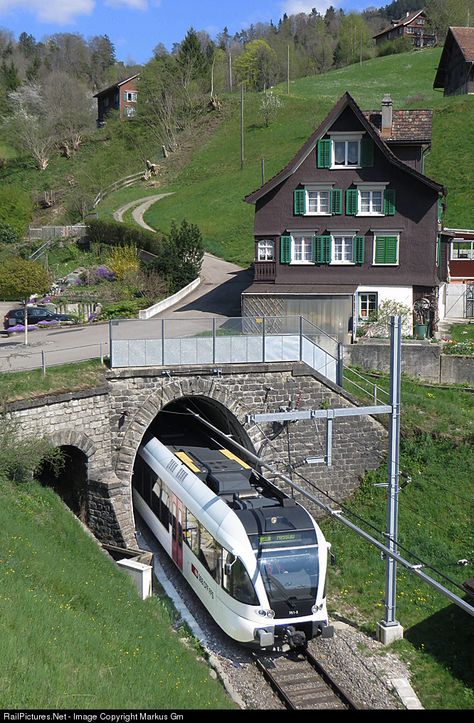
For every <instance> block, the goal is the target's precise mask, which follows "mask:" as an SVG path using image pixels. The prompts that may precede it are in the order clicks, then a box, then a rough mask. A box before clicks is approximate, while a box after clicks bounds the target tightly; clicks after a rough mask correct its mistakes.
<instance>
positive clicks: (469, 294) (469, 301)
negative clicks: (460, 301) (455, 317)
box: [466, 284, 474, 319]
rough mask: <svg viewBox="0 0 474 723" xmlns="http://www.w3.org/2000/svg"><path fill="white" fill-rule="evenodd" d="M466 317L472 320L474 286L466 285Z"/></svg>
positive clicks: (473, 316) (473, 313)
mask: <svg viewBox="0 0 474 723" xmlns="http://www.w3.org/2000/svg"><path fill="white" fill-rule="evenodd" d="M466 317H467V318H468V319H474V284H467V285H466Z"/></svg>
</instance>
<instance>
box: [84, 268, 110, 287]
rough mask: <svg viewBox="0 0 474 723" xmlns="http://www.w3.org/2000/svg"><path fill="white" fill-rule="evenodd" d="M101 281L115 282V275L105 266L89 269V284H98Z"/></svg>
mask: <svg viewBox="0 0 474 723" xmlns="http://www.w3.org/2000/svg"><path fill="white" fill-rule="evenodd" d="M102 281H115V274H114V273H113V272H112V271H111V270H110V269H109V268H108V267H107V266H96V268H95V269H91V272H90V277H89V283H91V284H94V283H96V284H100V283H101V282H102Z"/></svg>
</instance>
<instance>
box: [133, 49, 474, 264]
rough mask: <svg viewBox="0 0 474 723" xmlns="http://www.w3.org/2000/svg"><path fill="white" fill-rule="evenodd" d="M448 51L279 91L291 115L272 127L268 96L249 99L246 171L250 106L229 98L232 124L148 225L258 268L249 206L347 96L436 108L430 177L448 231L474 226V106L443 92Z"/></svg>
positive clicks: (364, 104)
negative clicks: (189, 231)
mask: <svg viewBox="0 0 474 723" xmlns="http://www.w3.org/2000/svg"><path fill="white" fill-rule="evenodd" d="M440 53H441V49H439V48H435V49H426V50H423V51H421V52H411V53H405V54H401V55H392V56H387V57H383V58H375V59H373V60H369V61H365V62H364V63H362V64H356V65H352V66H349V67H346V68H341V69H339V70H334V71H331V72H329V73H326V74H324V75H319V76H314V77H310V78H302V79H299V80H295V81H293V82H292V83H291V84H290V95H287V93H286V85H284V86H280V87H278V88H276V89H275V92H276V93H278V94H279V97H280V99H281V102H282V107H281V108H280V110H279V111H278V114H277V116H276V118H275V119H274V120H272V121H271V123H270V125H269V126H268V127H265V125H264V122H263V118H262V116H261V113H260V111H259V105H260V100H261V95H259V94H254V93H247V94H246V95H245V100H244V116H245V130H244V163H243V167H242V168H241V161H240V158H241V146H240V102H239V98H238V97H237V96H235V95H234V96H233V97H228V98H226V99H225V102H226V103H228V104H229V105H230V110H229V112H228V117H227V118H226V120H225V121H224V122H223V123H222V125H221V126H220V127H219V128H218V129H217V131H216V132H215V133H214V134H213V135H212V136H211V137H210V138H209V140H208V141H207V142H206V143H205V144H203V145H201V146H199V147H196V148H195V151H194V154H193V156H192V158H191V160H190V162H189V163H188V164H187V165H186V167H185V168H184V169H183V170H182V171H181V172H180V173H179V174H178V175H177V177H176V179H175V180H174V182H173V184H172V185H170V186H169V187H167V188H166V189H163V190H173V191H175V195H173V196H170V197H168V198H165V199H163V200H162V201H160V202H159V203H157V204H156V205H155V206H154V207H152V208H151V209H150V210H149V211H148V213H147V214H146V216H145V220H146V221H147V223H148V224H150V225H151V226H152V227H154V228H157V229H160V230H163V231H165V232H166V231H167V230H169V227H170V224H171V221H172V220H173V219H174V220H176V221H177V222H178V223H179V222H180V221H181V220H182V219H183V218H186V219H187V220H188V221H190V222H192V223H196V224H197V225H198V226H199V227H200V229H201V231H202V233H203V236H204V240H205V245H206V248H207V250H209V251H211V252H213V253H215V254H216V255H218V256H221V257H223V258H226V259H228V260H229V261H234V262H236V263H240V264H242V265H243V266H245V265H247V264H248V263H250V262H251V261H252V259H253V243H252V229H253V218H254V207H253V206H249V205H248V204H246V203H245V202H244V201H243V198H244V196H245V195H246V194H248V193H250V192H251V191H252V190H254V189H255V188H258V187H259V186H260V185H261V181H262V159H264V162H265V179H266V180H268V178H270V177H271V176H273V175H274V174H275V173H277V172H278V171H279V170H280V169H281V168H282V167H283V166H285V165H286V163H287V162H288V161H289V160H290V159H291V157H292V156H293V155H294V153H296V151H297V150H298V149H299V148H300V146H301V145H302V144H303V143H304V141H305V140H306V139H307V137H308V136H309V135H310V133H311V132H312V131H313V130H314V129H315V128H316V127H317V126H318V125H319V123H320V122H321V121H322V120H323V118H324V117H325V115H326V114H327V113H328V112H329V110H330V109H331V107H332V106H333V105H334V103H335V102H336V101H337V100H338V99H339V98H340V96H341V95H342V94H343V93H344V92H345V91H346V90H347V91H349V92H350V93H351V95H352V96H353V97H354V99H355V100H356V102H357V103H358V104H359V105H360V107H361V108H362V109H364V110H365V109H376V108H380V103H381V100H382V97H383V95H384V94H385V93H390V94H391V96H392V99H393V101H394V107H395V108H417V107H418V108H432V109H433V111H434V116H433V148H432V151H431V152H430V153H429V155H428V157H427V160H426V168H425V172H426V174H427V175H428V176H430V177H431V178H433V179H434V180H436V181H438V182H440V183H442V184H443V185H445V186H446V187H447V189H448V209H447V214H446V219H445V224H446V225H447V226H453V227H457V228H460V227H463V228H469V227H471V228H472V227H474V203H473V201H472V199H471V196H470V187H471V186H472V183H473V181H474V166H473V164H472V161H471V159H472V157H473V156H472V152H471V145H473V144H474V97H472V96H459V97H455V98H444V97H443V94H442V92H440V91H435V90H433V80H434V77H435V73H436V68H437V66H438V62H439V57H440Z"/></svg>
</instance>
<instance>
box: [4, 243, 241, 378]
mask: <svg viewBox="0 0 474 723" xmlns="http://www.w3.org/2000/svg"><path fill="white" fill-rule="evenodd" d="M251 278H252V275H251V271H250V270H249V269H246V270H243V269H241V268H240V267H239V266H236V265H235V264H230V263H228V262H227V261H222V259H218V258H216V257H215V256H211V255H210V254H205V256H204V261H203V267H202V273H201V284H200V285H199V287H198V288H197V289H196V290H195V291H194V292H192V294H190V295H189V296H188V297H186V298H185V299H183V301H181V302H179V303H178V304H176V305H175V306H174V307H172V308H170V309H167V310H166V311H164V312H163V313H161V314H158V315H156V316H154V317H152V318H151V319H148V320H146V321H145V320H140V321H135V320H132V321H130V322H128V323H127V324H122V323H121V324H120V326H119V327H118V329H119V333H120V335H121V336H123V338H125V337H128V338H143V337H144V336H145V337H148V338H153V337H157V338H159V337H160V335H161V328H162V323H161V319H162V318H165V319H169V320H170V321H166V322H165V325H166V334H167V336H186V335H188V334H190V333H197V332H199V331H203V330H210V329H211V328H212V322H211V321H210V318H212V317H219V318H220V320H221V321H222V320H225V319H226V318H227V317H234V316H240V294H241V292H242V291H243V289H245V288H246V287H247V286H248V285H249V284H250V283H251ZM14 307H15V304H12V303H5V302H3V303H0V323H1V322H2V321H3V315H4V314H5V312H6V311H7V310H8V309H11V308H14ZM143 325H146V331H144V330H143ZM101 352H102V354H104V355H108V352H109V325H108V324H94V325H90V326H89V325H88V326H73V327H62V328H60V329H39V330H38V331H33V332H30V333H29V334H28V345H27V346H25V344H24V338H23V335H22V334H15V335H14V336H10V337H7V336H6V335H5V336H3V335H2V336H1V337H0V371H2V372H5V371H20V370H27V369H35V368H38V367H41V366H42V363H43V359H44V360H45V364H46V366H51V365H56V364H65V363H67V362H72V361H82V360H85V359H91V358H97V357H99V356H100V354H101Z"/></svg>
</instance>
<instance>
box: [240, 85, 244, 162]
mask: <svg viewBox="0 0 474 723" xmlns="http://www.w3.org/2000/svg"><path fill="white" fill-rule="evenodd" d="M243 167H244V84H243V83H241V85H240V170H242V169H243Z"/></svg>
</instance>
